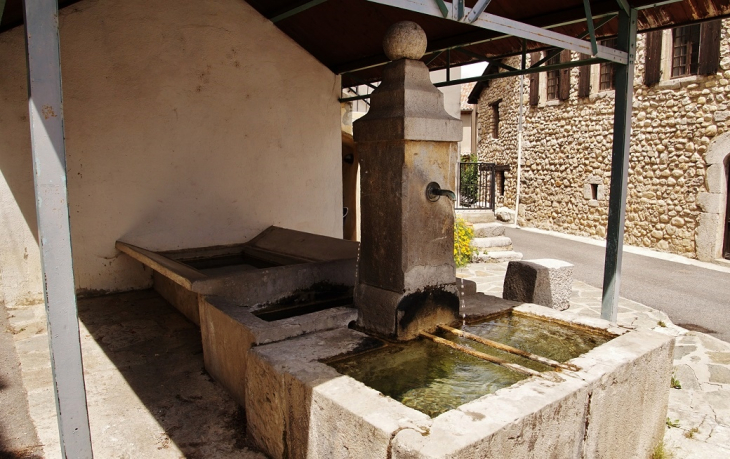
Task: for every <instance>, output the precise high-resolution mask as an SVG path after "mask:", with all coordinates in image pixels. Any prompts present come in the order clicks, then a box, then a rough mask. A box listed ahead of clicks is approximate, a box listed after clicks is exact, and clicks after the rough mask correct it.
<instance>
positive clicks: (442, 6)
mask: <svg viewBox="0 0 730 459" xmlns="http://www.w3.org/2000/svg"><path fill="white" fill-rule="evenodd" d="M434 1H435V2H436V6H438V7H439V10H440V11H441V15H442V16H443V17H445V18H447V17H449V9H448V8H447V7H446V4H445V3H444V0H434Z"/></svg>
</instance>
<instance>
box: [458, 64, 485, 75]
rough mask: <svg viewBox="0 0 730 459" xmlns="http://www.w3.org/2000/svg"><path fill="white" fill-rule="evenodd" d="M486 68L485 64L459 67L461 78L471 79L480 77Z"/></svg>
mask: <svg viewBox="0 0 730 459" xmlns="http://www.w3.org/2000/svg"><path fill="white" fill-rule="evenodd" d="M485 68H487V63H486V62H477V63H476V64H469V65H464V66H462V67H461V78H471V77H475V76H480V75H481V74H482V73H484V69H485Z"/></svg>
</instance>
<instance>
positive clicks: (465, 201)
mask: <svg viewBox="0 0 730 459" xmlns="http://www.w3.org/2000/svg"><path fill="white" fill-rule="evenodd" d="M464 162H465V163H478V162H479V158H477V155H475V154H471V155H470V156H469V158H468V159H466V160H464ZM478 182H479V168H478V167H477V165H476V164H469V165H467V166H465V167H462V168H461V172H460V176H459V205H461V206H463V207H471V206H472V205H473V204H474V203H475V202H477V200H478V199H479V196H478V193H479V187H478Z"/></svg>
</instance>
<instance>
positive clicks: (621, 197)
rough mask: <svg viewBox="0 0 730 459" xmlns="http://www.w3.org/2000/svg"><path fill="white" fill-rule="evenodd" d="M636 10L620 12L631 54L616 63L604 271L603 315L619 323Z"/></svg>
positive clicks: (621, 35) (622, 44)
mask: <svg viewBox="0 0 730 459" xmlns="http://www.w3.org/2000/svg"><path fill="white" fill-rule="evenodd" d="M636 13H637V10H635V9H631V10H630V11H629V12H628V13H626V12H624V11H623V10H621V11H620V12H619V16H618V17H619V31H618V49H619V50H621V51H625V52H627V53H628V55H629V61H628V63H627V64H626V65H618V64H616V93H615V97H616V98H615V101H616V104H615V108H614V121H613V152H612V156H611V191H610V196H609V202H608V231H607V236H606V260H605V265H604V270H603V298H602V303H601V317H602V318H603V319H605V320H609V321H611V322H612V323H616V318H617V316H618V300H619V290H620V286H621V259H622V255H623V243H624V223H625V219H626V187H627V182H628V179H629V147H630V144H631V105H632V101H633V86H634V61H635V59H636V16H637V14H636Z"/></svg>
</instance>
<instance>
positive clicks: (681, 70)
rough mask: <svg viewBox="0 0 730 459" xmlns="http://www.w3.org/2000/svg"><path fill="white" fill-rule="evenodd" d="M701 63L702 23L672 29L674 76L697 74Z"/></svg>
mask: <svg viewBox="0 0 730 459" xmlns="http://www.w3.org/2000/svg"><path fill="white" fill-rule="evenodd" d="M699 65H700V25H699V24H695V25H689V26H683V27H677V28H675V29H673V30H672V78H679V77H683V76H687V75H697V74H698V73H699Z"/></svg>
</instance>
